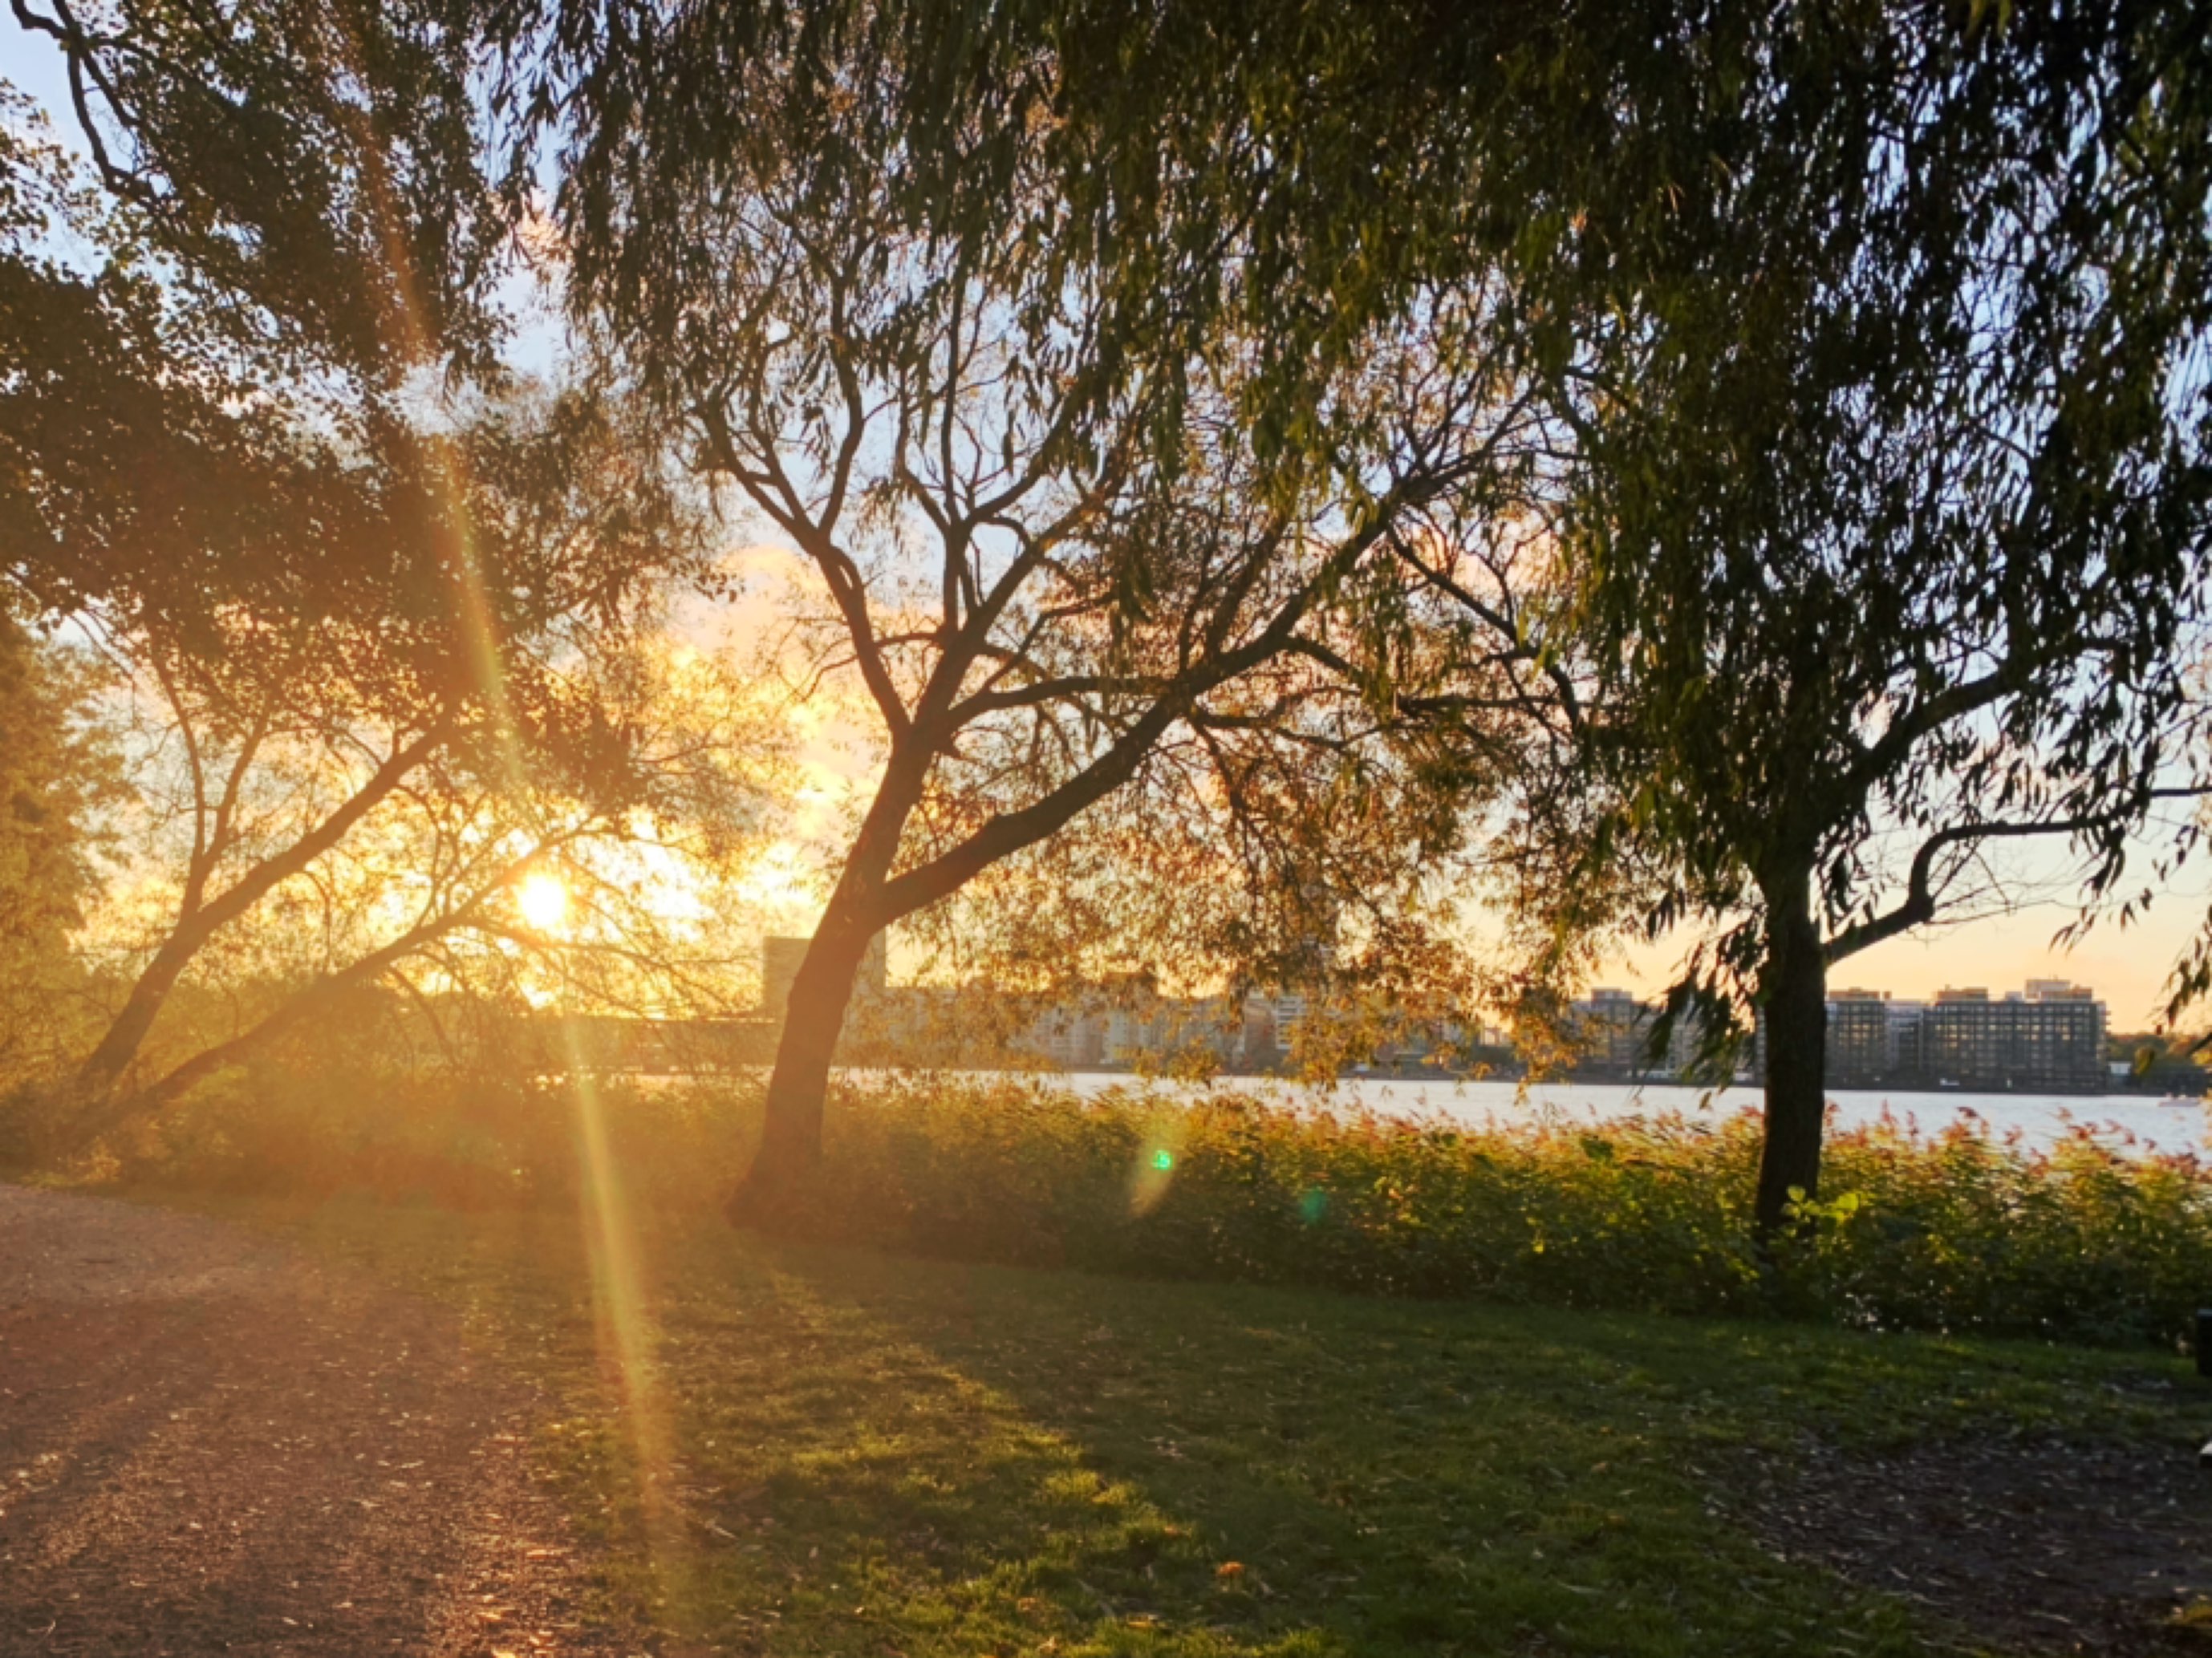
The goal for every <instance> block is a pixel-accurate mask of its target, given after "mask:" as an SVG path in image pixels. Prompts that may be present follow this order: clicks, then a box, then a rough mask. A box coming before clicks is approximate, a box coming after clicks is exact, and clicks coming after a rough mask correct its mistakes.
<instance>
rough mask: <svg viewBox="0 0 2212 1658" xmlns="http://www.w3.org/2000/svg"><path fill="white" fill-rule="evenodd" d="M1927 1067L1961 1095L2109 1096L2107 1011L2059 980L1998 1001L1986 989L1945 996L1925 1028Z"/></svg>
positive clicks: (1926, 1019)
mask: <svg viewBox="0 0 2212 1658" xmlns="http://www.w3.org/2000/svg"><path fill="white" fill-rule="evenodd" d="M1920 1066H1921V1070H1922V1071H1923V1073H1924V1074H1925V1075H1927V1076H1928V1077H1929V1078H1932V1079H1933V1080H1935V1081H1936V1083H1938V1084H1954V1085H1956V1086H1958V1087H1960V1088H1998V1089H2003V1088H2015V1089H2048V1090H2052V1091H2054V1092H2073V1091H2087V1090H2100V1089H2102V1088H2103V1087H2104V1086H2105V1085H2106V1082H2107V1081H2108V1080H2109V1078H2110V1074H2111V1073H2110V1072H2109V1071H2108V1069H2107V1067H2106V1064H2105V1005H2104V1004H2103V1003H2102V1002H2100V1001H2099V1000H2097V999H2096V997H2095V995H2094V993H2093V992H2091V991H2088V990H2087V989H2084V988H2082V987H2080V986H2076V985H2072V984H2068V983H2065V982H2064V981H2059V980H2050V979H2045V980H2037V981H2034V982H2033V983H2032V984H2031V985H2030V986H2029V987H2028V990H2027V992H2026V993H2023V992H2021V991H2014V992H2012V993H2009V994H2008V995H2006V996H2004V997H2002V998H2001V999H1992V998H1991V997H1990V993H1989V992H1988V991H1986V990H1984V989H1981V988H1978V987H1977V988H1972V989H1966V990H1942V991H1938V992H1937V993H1936V1003H1935V1005H1934V1006H1932V1007H1930V1008H1929V1010H1928V1011H1927V1014H1926V1016H1925V1017H1923V1019H1922V1021H1921V1049H1920Z"/></svg>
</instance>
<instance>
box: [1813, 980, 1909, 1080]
mask: <svg viewBox="0 0 2212 1658" xmlns="http://www.w3.org/2000/svg"><path fill="white" fill-rule="evenodd" d="M1894 1065H1895V1054H1894V1050H1893V1045H1892V1043H1891V1041H1890V1029H1889V995H1888V993H1887V992H1886V991H1880V990H1836V991H1831V992H1830V993H1829V994H1828V1042H1827V1074H1828V1081H1829V1082H1830V1083H1831V1084H1834V1085H1835V1086H1837V1087H1838V1088H1862V1087H1866V1086H1869V1085H1870V1084H1877V1085H1878V1084H1881V1083H1882V1082H1884V1081H1886V1080H1887V1078H1888V1077H1889V1075H1890V1073H1891V1072H1892V1070H1893V1068H1894Z"/></svg>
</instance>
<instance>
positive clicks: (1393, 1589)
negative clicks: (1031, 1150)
mask: <svg viewBox="0 0 2212 1658" xmlns="http://www.w3.org/2000/svg"><path fill="white" fill-rule="evenodd" d="M223 1212H226V1213H228V1214H231V1215H233V1216H234V1217H235V1218H242V1219H246V1220H249V1221H252V1222H253V1223H255V1224H263V1225H270V1226H276V1227H279V1228H281V1229H283V1230H285V1231H286V1232H288V1233H289V1234H291V1235H292V1236H295V1237H296V1238H298V1239H299V1240H300V1241H301V1242H304V1243H306V1244H307V1246H309V1247H310V1248H314V1249H316V1250H319V1251H323V1252H328V1253H333V1254H341V1255H343V1256H346V1257H348V1258H350V1259H352V1260H356V1261H359V1262H362V1263H363V1264H365V1265H367V1266H370V1267H371V1268H372V1269H374V1271H376V1272H379V1273H380V1274H383V1275H385V1276H387V1277H390V1278H396V1279H399V1280H402V1281H404V1282H406V1283H408V1284H412V1285H414V1286H415V1287H416V1288H418V1289H421V1290H424V1291H428V1292H429V1293H431V1294H433V1295H435V1296H437V1297H441V1298H444V1299H447V1300H448V1301H451V1302H454V1303H459V1304H461V1305H463V1306H465V1307H466V1308H467V1309H468V1310H469V1314H470V1316H471V1319H473V1320H474V1321H477V1323H478V1324H479V1326H480V1327H481V1328H482V1330H483V1332H484V1333H486V1334H487V1335H488V1336H489V1339H493V1340H494V1341H495V1342H497V1343H499V1344H501V1345H502V1346H503V1347H504V1349H505V1350H506V1351H507V1352H509V1353H510V1354H512V1355H513V1361H514V1362H515V1363H517V1364H518V1365H520V1366H522V1367H524V1368H526V1369H527V1370H530V1371H532V1373H533V1374H535V1375H536V1376H538V1378H539V1379H540V1380H541V1381H542V1382H544V1384H545V1385H546V1386H547V1388H549V1390H550V1394H551V1396H552V1397H553V1399H554V1400H556V1408H557V1410H558V1411H559V1412H560V1418H559V1419H558V1420H557V1421H556V1422H555V1423H554V1424H551V1425H550V1427H549V1430H548V1431H547V1434H546V1436H545V1439H546V1443H545V1455H546V1457H547V1459H548V1461H549V1464H550V1466H552V1467H556V1468H557V1469H558V1470H559V1471H560V1473H561V1477H562V1479H564V1480H565V1481H566V1482H567V1489H568V1491H569V1492H570V1494H571V1498H572V1501H573V1503H574V1506H575V1509H576V1512H577V1514H578V1515H579V1516H580V1521H582V1523H583V1525H584V1527H585V1528H586V1530H587V1531H589V1532H592V1533H596V1534H599V1535H600V1536H603V1537H604V1538H605V1539H606V1540H608V1542H609V1543H610V1544H611V1549H612V1554H611V1558H612V1559H613V1561H614V1563H615V1564H614V1566H613V1573H614V1579H613V1582H611V1584H610V1586H609V1592H610V1593H611V1594H613V1595H616V1596H617V1597H619V1598H620V1599H621V1600H623V1601H625V1602H628V1603H631V1604H634V1605H635V1606H639V1607H641V1608H642V1609H643V1610H644V1612H645V1613H646V1615H647V1617H648V1618H649V1619H651V1620H652V1621H653V1623H654V1624H656V1625H658V1626H659V1628H660V1629H662V1630H663V1631H665V1634H666V1637H667V1649H668V1650H670V1651H710V1650H712V1651H726V1652H733V1653H744V1652H761V1653H769V1652H773V1653H776V1654H785V1655H796V1654H837V1655H847V1654H850V1655H867V1658H886V1655H908V1658H921V1655H925V1654H956V1653H957V1654H979V1655H980V1654H1007V1655H1012V1654H1016V1653H1024V1654H1028V1653H1046V1654H1058V1655H1067V1658H1073V1655H1087V1654H1132V1655H1136V1654H1142V1655H1169V1654H1174V1655H1212V1654H1261V1653H1265V1654H1285V1655H1288V1654H1395V1653H1424V1654H1429V1653H1439V1652H1456V1653H1470V1654H1472V1653H1516V1654H1522V1653H1526V1654H1538V1653H1541V1654H1588V1655H1609V1658H1632V1655H1652V1658H1658V1655H1684V1658H1688V1655H1702V1654H1713V1653H1745V1654H1751V1653H1762V1654H1764V1653H1771V1654H1803V1653H1824V1652H1836V1653H1852V1654H1874V1653H1907V1652H1922V1651H1929V1650H1968V1651H1973V1650H1980V1649H1982V1647H1981V1645H1980V1643H1979V1642H1978V1638H1977V1631H1974V1630H1972V1629H1971V1628H1966V1627H1962V1626H1960V1625H1957V1624H1955V1623H1953V1622H1950V1621H1948V1620H1947V1619H1944V1618H1943V1617H1942V1616H1941V1615H1940V1614H1939V1613H1936V1612H1930V1611H1929V1610H1928V1609H1927V1608H1926V1607H1924V1606H1914V1605H1912V1604H1911V1603H1910V1602H1908V1601H1907V1600H1901V1599H1895V1598H1892V1597H1890V1596H1889V1595H1887V1594H1880V1593H1874V1592H1869V1591H1866V1590H1863V1589H1859V1588H1853V1587H1851V1586H1850V1584H1848V1583H1846V1582H1844V1581H1842V1580H1841V1579H1839V1578H1838V1577H1837V1576H1834V1575H1832V1573H1831V1572H1829V1571H1828V1570H1825V1569H1824V1568H1822V1567H1820V1566H1819V1565H1816V1564H1813V1563H1811V1562H1808V1561H1803V1560H1799V1559H1796V1558H1779V1557H1778V1554H1777V1553H1776V1552H1774V1551H1773V1550H1772V1549H1771V1547H1770V1546H1766V1545H1765V1544H1763V1543H1762V1541H1761V1540H1760V1539H1759V1536H1757V1535H1756V1534H1755V1533H1754V1530H1753V1527H1751V1526H1750V1525H1749V1524H1748V1523H1747V1521H1746V1518H1745V1512H1744V1507H1743V1503H1742V1502H1741V1500H1740V1498H1739V1493H1741V1492H1742V1491H1745V1490H1747V1489H1748V1488H1749V1485H1751V1484H1753V1483H1754V1482H1755V1481H1756V1479H1758V1478H1759V1477H1760V1476H1761V1475H1762V1474H1764V1475H1765V1477H1767V1478H1770V1479H1771V1478H1772V1477H1773V1476H1774V1475H1775V1474H1776V1473H1778V1472H1780V1471H1784V1470H1786V1469H1787V1468H1788V1467H1792V1466H1795V1465H1796V1463H1797V1462H1798V1461H1801V1460H1802V1459H1804V1458H1806V1457H1807V1456H1808V1455H1814V1454H1815V1442H1816V1441H1817V1442H1818V1446H1819V1447H1823V1448H1826V1451H1828V1452H1833V1453H1836V1454H1841V1455H1857V1454H1862V1453H1864V1454H1869V1455H1871V1454H1876V1453H1880V1452H1882V1451H1884V1450H1888V1449H1894V1448H1898V1447H1899V1446H1902V1445H1905V1444H1908V1443H1919V1442H1928V1441H1929V1440H1930V1439H1940V1438H1943V1437H1946V1436H1966V1435H1984V1434H1989V1433H1992V1432H2002V1433H2026V1434H2028V1435H2030V1436H2038V1435H2044V1434H2051V1435H2058V1436H2093V1437H2096V1438H2100V1439H2106V1438H2110V1439H2121V1440H2135V1441H2141V1440H2142V1439H2145V1438H2152V1439H2156V1440H2159V1441H2161V1442H2164V1443H2166V1445H2167V1446H2169V1447H2171V1448H2172V1454H2173V1455H2176V1456H2186V1455H2189V1454H2190V1451H2191V1446H2192V1445H2193V1442H2194V1438H2195V1437H2197V1436H2201V1435H2200V1434H2199V1433H2198V1430H2202V1429H2204V1428H2206V1427H2207V1426H2208V1425H2212V1393H2208V1392H2206V1391H2203V1390H2201V1389H2200V1388H2199V1386H2198V1384H2197V1382H2195V1381H2194V1379H2193V1377H2191V1376H2188V1375H2187V1374H2186V1373H2185V1369H2184V1366H2183V1365H2182V1363H2181V1362H2180V1361H2179V1360H2175V1359H2166V1358H2160V1357H2159V1356H2157V1355H2155V1354H2144V1353H2140V1352H2137V1353H2130V1354H2111V1353H2095V1352H2085V1351H2068V1350H2057V1349H2048V1348H2039V1347H2034V1346H2029V1345H2001V1344H1987V1343H1962V1342H1951V1341H1945V1340H1942V1339H1929V1338H1919V1337H1877V1336H1866V1335H1855V1334H1851V1333H1841V1332H1836V1331H1832V1330H1826V1329H1821V1328H1816V1327H1797V1326H1790V1325H1777V1324H1750V1323H1745V1324H1711V1323H1699V1322H1693V1321H1686V1320H1680V1319H1659V1318H1641V1317H1631V1316H1593V1315H1577V1314H1566V1313H1559V1312H1551V1311H1541V1310H1528V1309H1514V1308H1500V1307H1492V1306H1470V1305H1441V1304H1431V1303H1390V1302H1382V1301H1367V1300H1360V1299H1356V1298H1352V1297H1340V1296H1333V1295H1322V1294H1307V1293H1297V1292H1291V1291H1273V1290H1260V1289H1250V1288H1238V1287H1234V1286H1220V1285H1199V1284H1163V1283H1146V1282H1138V1281H1133V1280H1117V1279H1109V1278H1091V1277H1085V1276H1080V1275H1077V1274H1072V1273H1066V1274H1064V1273H1050V1272H1024V1271H1017V1270H1011V1269H1002V1268H991V1267H979V1266H960V1265H952V1264H945V1263H940V1262H930V1261H918V1260H906V1259H896V1258H891V1257H887V1256H878V1255H872V1254H863V1253H858V1252H848V1251H837V1250H823V1249H806V1248H791V1247H784V1246H777V1245H771V1244H767V1243H763V1242H759V1241H757V1240H753V1239H749V1238H745V1237H743V1236H736V1235H733V1234H732V1233H730V1232H728V1231H726V1230H724V1229H723V1228H721V1227H720V1225H719V1224H710V1223H707V1222H704V1221H699V1222H689V1221H686V1222H682V1223H678V1222H670V1223H668V1224H665V1225H663V1226H660V1227H659V1228H647V1229H645V1230H643V1231H642V1233H641V1236H639V1238H638V1239H637V1242H636V1247H635V1258H634V1259H633V1260H629V1262H628V1263H627V1264H625V1263H623V1261H621V1260H616V1261H614V1262H613V1263H611V1264H610V1263H609V1262H608V1261H607V1260H606V1257H605V1254H604V1252H599V1251H594V1250H592V1249H591V1248H587V1247H586V1242H585V1240H584V1239H583V1237H582V1236H580V1229H579V1228H578V1227H577V1225H576V1224H574V1222H573V1221H562V1220H558V1219H556V1218H550V1217H535V1218H532V1217H523V1218H517V1217H513V1216H502V1217H491V1218H485V1217H462V1216H456V1215H453V1214H449V1213H446V1212H439V1211H434V1210H428V1209H388V1208H374V1207H368V1206H351V1205H336V1206H329V1207H325V1208H322V1209H319V1210H316V1211H313V1212H305V1213H302V1212H296V1211H295V1212H284V1211H281V1210H278V1209H276V1208H274V1207H270V1206H247V1205H239V1204H229V1205H226V1206H224V1208H223ZM595 1263H596V1270H595ZM610 1278H613V1279H615V1280H617V1281H621V1280H627V1282H628V1283H629V1293H628V1295H627V1297H621V1296H613V1295H610V1294H608V1293H605V1292H603V1291H602V1290H601V1289H600V1288H599V1287H598V1286H600V1285H604V1284H606V1283H608V1282H609V1281H610ZM624 1303H626V1304H624ZM2168 1384H2171V1385H2168ZM1762 1464H1763V1465H1764V1466H1763V1467H1762ZM2174 1638H2175V1639H2177V1640H2186V1639H2188V1638H2189V1637H2188V1635H2187V1633H2186V1631H2183V1630H2180V1629H2179V1628H2177V1630H2176V1631H2175V1636H2174Z"/></svg>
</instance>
